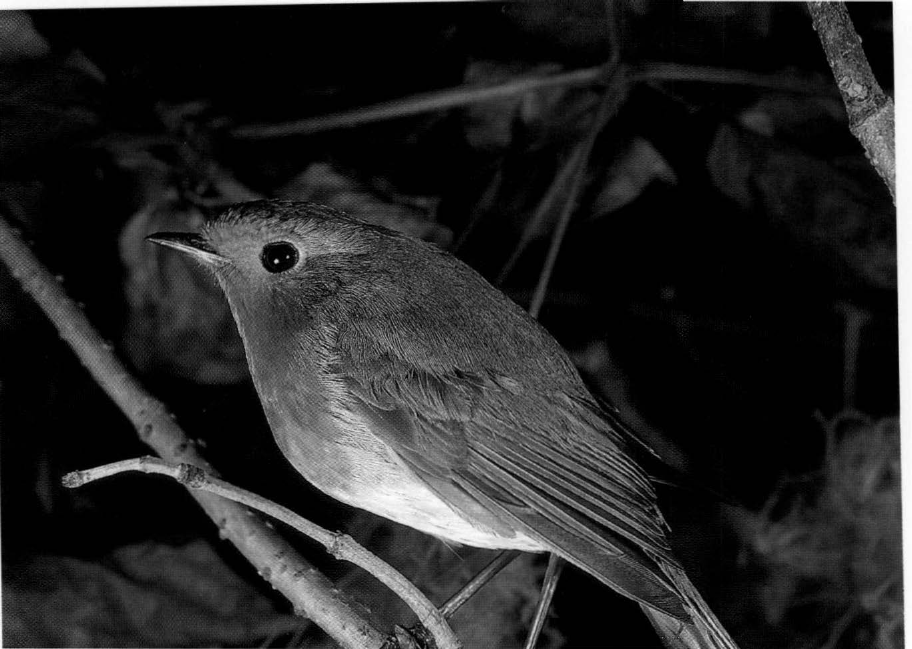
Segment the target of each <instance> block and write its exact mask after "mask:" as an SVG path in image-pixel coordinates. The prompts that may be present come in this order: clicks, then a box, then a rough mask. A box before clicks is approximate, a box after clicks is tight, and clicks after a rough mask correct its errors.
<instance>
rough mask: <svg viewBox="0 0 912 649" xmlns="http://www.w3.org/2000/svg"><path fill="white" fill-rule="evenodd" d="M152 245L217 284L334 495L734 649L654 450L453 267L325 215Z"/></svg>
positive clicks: (309, 209)
mask: <svg viewBox="0 0 912 649" xmlns="http://www.w3.org/2000/svg"><path fill="white" fill-rule="evenodd" d="M149 239H150V240H151V241H153V242H155V243H158V244H162V245H165V246H168V247H171V248H175V249H177V250H179V251H181V252H184V253H186V254H189V255H190V256H191V257H193V258H195V259H197V260H199V261H200V262H202V263H203V264H204V265H205V266H207V267H208V268H210V269H211V270H212V271H213V273H214V275H215V277H216V279H217V281H218V283H219V285H220V286H221V288H222V289H223V290H224V292H225V295H226V296H227V299H228V303H229V305H230V307H231V311H232V313H233V315H234V319H235V321H236V322H237V326H238V330H239V331H240V334H241V337H242V339H243V342H244V348H245V351H246V355H247V361H248V364H249V365H250V371H251V375H252V377H253V382H254V385H255V386H256V390H257V392H258V394H259V397H260V400H261V402H262V405H263V409H264V411H265V413H266V417H267V420H268V422H269V426H270V428H271V429H272V432H273V435H274V437H275V440H276V442H277V443H278V445H279V448H280V449H281V451H282V453H283V454H284V455H285V457H286V458H287V459H288V460H289V461H290V462H291V464H292V465H293V466H294V467H295V469H297V470H298V471H299V472H300V473H301V474H302V475H303V476H304V477H305V478H306V479H307V480H309V481H310V482H311V483H313V485H314V486H316V487H317V488H319V489H320V490H322V491H324V492H325V493H327V494H328V495H330V496H332V497H333V498H336V499H338V500H340V501H342V502H344V503H348V504H349V505H352V506H354V507H360V508H362V509H365V510H367V511H370V512H373V513H375V514H378V515H380V516H384V517H386V518H388V519H391V520H394V521H398V522H399V523H403V524H405V525H408V526H410V527H412V528H415V529H418V530H421V531H423V532H426V533H428V534H432V535H434V536H436V537H438V538H441V539H445V540H448V541H453V542H457V543H463V544H466V545H471V546H476V547H481V548H491V549H518V550H525V551H531V552H552V553H554V554H556V555H558V556H559V557H562V558H563V559H566V560H567V561H569V562H571V563H572V564H575V565H576V566H578V567H579V568H581V569H583V570H585V571H586V572H588V573H591V574H592V575H594V576H595V577H597V578H598V579H599V580H601V581H602V582H604V583H605V584H607V585H608V586H609V587H611V588H613V589H614V590H616V591H617V592H619V593H621V594H622V595H625V596H627V597H629V598H631V599H633V600H636V601H637V602H638V603H639V604H640V605H641V607H642V608H643V610H644V612H645V613H646V614H647V615H648V616H649V618H650V620H651V621H652V623H653V625H654V626H655V628H656V629H657V631H658V632H659V635H660V636H662V638H663V640H664V642H665V643H666V645H667V646H668V647H671V648H673V649H707V648H711V649H720V648H722V649H737V648H736V645H735V643H734V641H733V640H732V639H731V638H730V637H729V635H728V633H727V632H726V631H725V629H724V628H723V627H722V625H721V624H720V623H719V621H718V620H717V619H716V617H715V615H713V613H712V612H711V611H710V610H709V608H708V606H707V605H706V603H705V602H704V601H703V599H702V597H701V596H700V595H699V593H698V592H697V590H696V589H695V588H694V586H693V585H692V584H691V582H690V580H689V579H688V578H687V576H686V574H685V573H684V571H683V569H682V568H681V565H680V564H679V563H678V561H677V560H676V559H675V557H674V556H673V554H672V551H671V548H670V546H669V544H668V540H667V537H666V532H667V526H666V523H665V521H664V519H663V517H662V514H661V512H660V511H659V509H658V507H657V504H656V495H655V491H654V487H653V483H652V482H651V480H650V478H649V476H648V475H647V474H646V473H645V471H644V470H643V469H642V468H641V467H640V464H639V463H638V462H637V461H636V459H635V458H636V457H638V456H642V455H643V454H644V453H645V454H647V455H648V454H650V453H651V450H650V449H649V448H648V447H647V446H646V445H645V444H644V443H643V442H641V441H640V440H639V439H637V437H636V436H635V435H634V434H633V433H632V432H631V431H630V430H629V429H628V428H627V427H626V426H625V425H624V424H623V423H622V422H621V420H620V419H619V417H618V415H617V413H616V412H615V411H614V410H612V409H611V408H610V407H608V406H604V405H602V404H600V402H599V401H597V400H596V399H595V397H593V396H592V395H591V394H590V393H589V391H588V390H587V389H586V387H585V385H584V384H583V381H582V379H581V378H580V376H579V374H578V372H577V370H576V368H575V367H574V366H573V364H572V363H571V361H570V359H569V358H568V356H567V354H566V353H565V352H564V350H563V349H562V348H561V347H560V345H559V344H558V343H557V342H556V341H555V340H554V338H552V337H551V335H550V334H548V332H547V331H546V330H545V329H544V328H543V327H542V326H541V325H539V323H538V322H536V321H535V320H534V319H533V318H531V317H530V316H529V315H528V314H527V313H526V312H525V311H524V310H523V309H522V308H520V307H519V306H518V305H516V304H515V303H514V302H512V301H511V300H510V299H509V298H507V297H506V296H505V295H504V294H503V293H501V292H500V291H499V290H497V289H496V288H494V287H493V286H491V285H490V284H489V283H488V282H487V281H486V280H485V279H484V278H483V277H481V275H479V274H478V273H476V272H475V271H474V270H472V269H471V268H470V267H468V266H467V265H465V264H464V263H462V262H461V261H459V260H457V259H456V258H455V257H453V256H452V255H450V254H448V253H446V252H444V251H442V250H440V249H438V248H437V247H435V246H433V245H431V244H428V243H425V242H423V241H419V240H416V239H413V238H410V237H408V236H405V235H402V234H399V233H397V232H394V231H391V230H388V229H385V228H382V227H378V226H374V225H370V224H367V223H364V222H362V221H359V220H356V219H353V218H351V217H349V216H347V215H345V214H343V213H341V212H338V211H336V210H333V209H331V208H328V207H324V206H321V205H317V204H314V203H305V202H293V201H278V200H263V201H254V202H249V203H241V204H238V205H234V206H232V207H230V208H228V209H227V210H226V211H225V212H223V213H222V214H221V215H220V216H219V217H218V218H216V219H214V220H213V221H210V222H209V223H208V224H206V225H205V226H204V227H203V229H202V230H201V232H200V233H198V234H195V233H193V234H191V233H173V232H170V233H157V234H154V235H151V236H150V237H149Z"/></svg>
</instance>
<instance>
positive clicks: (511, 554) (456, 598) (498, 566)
mask: <svg viewBox="0 0 912 649" xmlns="http://www.w3.org/2000/svg"><path fill="white" fill-rule="evenodd" d="M518 556H519V550H504V551H502V552H501V553H500V554H498V555H497V556H496V557H494V560H493V561H491V563H489V564H488V565H487V566H485V567H484V568H482V569H481V572H479V573H478V574H477V575H475V576H474V577H472V579H471V580H469V582H468V583H467V584H466V585H465V586H463V587H462V588H461V589H460V590H459V592H458V593H456V594H455V595H453V596H452V597H451V598H450V599H448V600H447V602H446V604H444V605H443V606H441V607H440V613H441V614H442V615H443V617H444V618H445V619H447V620H448V619H450V617H452V615H453V613H455V612H456V611H458V610H459V607H460V606H462V605H463V604H465V603H466V602H467V601H469V598H470V597H472V595H474V594H475V593H477V592H478V591H479V590H480V589H481V587H482V586H484V585H485V584H486V583H488V582H489V581H491V579H492V578H493V577H494V576H495V575H496V574H497V573H499V572H500V571H501V570H503V569H504V568H506V567H507V566H508V565H510V563H512V561H513V559H515V558H516V557H518Z"/></svg>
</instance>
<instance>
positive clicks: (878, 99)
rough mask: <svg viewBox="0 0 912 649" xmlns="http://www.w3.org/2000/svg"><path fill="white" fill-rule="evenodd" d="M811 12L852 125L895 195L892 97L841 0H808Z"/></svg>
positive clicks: (853, 131) (894, 141) (894, 198)
mask: <svg viewBox="0 0 912 649" xmlns="http://www.w3.org/2000/svg"><path fill="white" fill-rule="evenodd" d="M807 7H808V12H810V14H811V22H812V23H813V25H814V29H815V30H816V31H817V35H818V36H819V37H820V44H821V45H823V51H824V53H825V54H826V57H827V61H829V63H830V68H831V69H832V70H833V77H835V79H836V85H837V86H838V87H839V93H840V94H841V95H842V100H843V102H844V103H845V107H846V112H847V113H848V116H849V129H850V130H851V131H852V134H853V135H854V136H855V137H856V138H858V141H859V142H861V146H862V147H864V150H865V154H866V155H867V156H868V160H870V161H871V164H872V165H873V166H874V169H876V170H877V173H878V174H880V177H881V178H883V180H884V182H885V183H886V184H887V187H888V188H889V190H890V195H891V196H893V200H894V201H896V133H895V124H894V119H895V117H894V112H895V111H894V106H893V100H892V99H890V98H889V97H887V95H886V94H884V91H883V90H882V89H881V87H880V84H878V83H877V79H875V78H874V73H873V72H872V71H871V66H870V65H869V64H868V59H867V57H865V53H864V50H863V49H862V47H861V39H860V38H859V37H858V34H857V33H856V31H855V27H854V26H853V25H852V19H851V18H850V17H849V12H848V10H847V9H846V6H845V4H844V3H842V2H808V3H807Z"/></svg>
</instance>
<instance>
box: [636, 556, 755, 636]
mask: <svg viewBox="0 0 912 649" xmlns="http://www.w3.org/2000/svg"><path fill="white" fill-rule="evenodd" d="M662 569H663V571H664V572H665V574H666V575H668V577H669V578H670V579H671V580H672V581H673V582H674V584H675V586H677V588H678V590H679V591H680V594H681V597H682V598H683V600H684V605H685V607H686V609H687V612H688V613H690V617H691V619H692V620H693V624H686V623H684V622H681V621H680V620H677V619H675V618H673V617H671V616H670V615H668V614H666V613H663V612H661V611H658V610H656V609H654V608H650V607H649V606H647V605H645V604H641V605H640V606H641V607H642V609H643V612H644V613H646V615H647V617H649V621H650V622H652V626H653V627H655V630H656V632H657V633H658V634H659V637H661V638H662V642H663V643H664V644H665V646H666V647H668V649H738V645H737V644H735V641H734V640H732V638H731V636H730V635H728V632H727V631H726V630H725V627H723V626H722V623H721V622H719V620H718V618H716V616H715V615H714V614H713V612H712V611H711V610H710V609H709V606H708V605H707V604H706V602H705V601H703V598H702V597H701V596H700V593H699V592H697V589H696V588H695V587H694V585H693V584H692V583H691V582H690V579H688V578H687V575H686V574H684V571H683V570H681V569H680V568H678V567H676V566H670V565H663V566H662Z"/></svg>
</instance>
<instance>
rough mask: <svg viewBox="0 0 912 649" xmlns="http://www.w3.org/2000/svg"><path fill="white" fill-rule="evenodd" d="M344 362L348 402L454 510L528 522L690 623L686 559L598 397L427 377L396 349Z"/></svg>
mask: <svg viewBox="0 0 912 649" xmlns="http://www.w3.org/2000/svg"><path fill="white" fill-rule="evenodd" d="M338 359H339V362H338V363H337V364H336V366H335V367H334V371H335V372H336V374H337V376H338V378H339V379H341V380H342V381H343V383H344V384H345V385H346V387H347V389H348V395H349V399H350V403H349V404H348V405H349V407H352V408H355V409H357V410H359V411H360V412H361V414H362V415H363V416H365V417H367V418H368V419H369V420H370V421H371V422H372V429H373V432H374V433H375V434H376V435H378V436H379V437H380V438H381V439H382V440H383V441H384V442H385V443H387V444H388V445H389V446H390V447H391V448H392V449H393V450H394V451H395V452H396V453H397V454H398V455H399V456H400V457H401V458H402V459H403V460H404V461H405V462H406V463H407V464H408V465H409V466H410V467H411V468H412V469H413V470H414V471H415V473H416V474H417V475H419V476H420V477H421V478H422V479H423V480H424V481H425V482H426V483H427V484H428V486H429V487H430V488H431V489H432V490H434V491H435V492H436V493H437V494H438V495H439V496H440V497H441V498H443V499H444V500H445V501H446V502H448V504H450V505H451V506H452V507H453V508H454V509H456V510H457V511H462V512H463V513H474V512H478V511H479V510H481V511H484V512H485V513H486V514H487V516H486V518H487V519H488V520H493V521H502V523H501V524H503V522H509V524H510V525H513V526H519V527H520V529H522V530H523V531H524V532H526V533H528V534H532V535H534V536H535V537H537V538H539V539H541V540H542V541H543V542H544V544H545V545H546V546H548V547H550V548H552V549H553V550H554V551H555V552H557V553H558V554H560V555H562V556H564V557H565V558H567V559H568V560H570V561H572V562H573V563H576V564H577V565H579V566H581V567H582V568H584V569H585V570H587V571H588V572H590V573H592V574H594V575H595V576H597V577H599V578H600V579H602V580H603V581H605V582H606V583H608V584H609V585H611V586H612V587H613V588H615V589H616V590H618V591H620V592H621V593H623V594H625V595H627V596H629V597H631V598H633V599H635V600H638V601H640V602H642V603H645V604H647V605H649V606H652V607H655V608H658V609H660V610H662V611H665V612H666V613H668V614H669V615H671V616H672V617H675V618H678V619H681V620H683V621H688V620H689V616H688V614H687V613H686V612H685V610H684V608H683V606H682V603H681V600H680V596H679V593H678V592H677V589H676V588H675V586H674V585H673V583H672V582H671V581H670V580H669V579H668V577H667V576H666V574H665V572H664V571H663V570H662V568H661V566H662V564H663V563H664V564H671V565H676V563H675V560H674V558H673V557H672V555H671V551H670V548H669V546H668V543H667V540H666V537H665V524H664V521H663V519H662V516H661V514H660V512H659V511H658V508H657V507H656V501H655V493H654V491H653V488H652V485H651V484H650V482H649V480H648V478H647V477H646V476H645V474H644V473H643V472H642V471H641V470H640V469H639V467H637V465H636V464H635V463H634V462H633V461H632V460H631V459H630V457H629V456H628V454H627V452H626V451H625V450H624V449H625V444H626V443H627V442H626V441H625V438H624V437H623V436H622V435H620V434H618V433H617V432H616V431H613V430H612V428H611V426H610V424H609V423H608V422H607V420H605V419H603V418H601V417H600V416H599V412H598V406H597V405H595V404H594V402H592V401H591V400H589V399H587V398H586V397H579V396H577V397H571V396H568V395H566V394H564V393H560V392H552V393H544V392H542V391H540V390H534V389H528V388H526V387H524V386H522V385H521V384H520V383H519V382H517V381H516V380H514V379H512V378H510V377H506V376H501V375H498V374H496V373H491V372H479V371H474V372H465V371H459V370H457V369H452V370H450V371H447V372H441V371H439V370H436V371H429V370H427V369H425V368H419V367H415V366H413V365H410V364H408V363H405V362H403V361H402V360H400V359H398V358H397V357H395V356H391V355H390V354H389V353H388V352H387V351H383V352H379V353H378V356H377V357H375V358H368V357H365V355H364V353H363V350H361V353H359V354H358V359H357V362H355V361H354V359H352V358H346V357H344V355H342V356H340V357H338ZM479 505H480V507H479ZM473 520H474V518H473ZM479 523H481V524H487V521H482V520H480V521H479Z"/></svg>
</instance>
